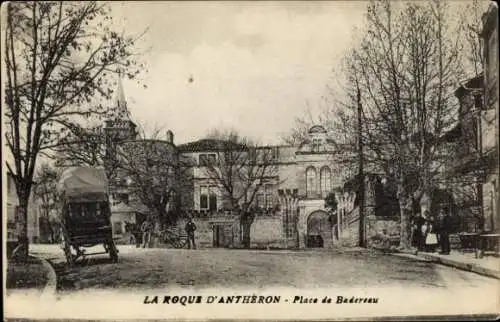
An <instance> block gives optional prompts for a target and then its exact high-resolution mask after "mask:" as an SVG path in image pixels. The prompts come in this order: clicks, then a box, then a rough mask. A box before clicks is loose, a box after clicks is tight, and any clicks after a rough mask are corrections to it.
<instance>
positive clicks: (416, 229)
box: [412, 213, 425, 251]
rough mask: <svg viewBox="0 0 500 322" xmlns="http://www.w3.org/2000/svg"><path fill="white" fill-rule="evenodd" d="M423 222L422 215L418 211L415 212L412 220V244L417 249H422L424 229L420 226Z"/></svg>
mask: <svg viewBox="0 0 500 322" xmlns="http://www.w3.org/2000/svg"><path fill="white" fill-rule="evenodd" d="M424 224H425V219H424V217H422V215H421V214H420V213H417V215H416V217H415V219H414V220H413V238H412V239H413V240H412V241H413V245H414V247H416V248H417V249H418V250H420V251H422V250H423V248H424V244H425V237H424V233H425V231H423V230H422V227H423V226H424Z"/></svg>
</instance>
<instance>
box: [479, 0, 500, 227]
mask: <svg viewBox="0 0 500 322" xmlns="http://www.w3.org/2000/svg"><path fill="white" fill-rule="evenodd" d="M481 37H482V40H483V43H484V109H483V111H482V113H481V123H482V133H481V153H482V155H483V157H484V158H486V159H489V160H491V162H488V165H489V167H488V169H487V171H486V173H485V182H484V184H483V191H482V194H483V196H482V199H483V209H484V216H485V223H484V225H485V230H488V231H498V230H499V223H500V219H499V215H498V212H499V209H500V204H499V184H500V182H499V178H498V172H499V158H498V156H499V104H498V7H497V6H496V5H494V4H492V5H490V7H489V9H488V11H487V12H486V13H485V14H484V16H483V30H482V33H481Z"/></svg>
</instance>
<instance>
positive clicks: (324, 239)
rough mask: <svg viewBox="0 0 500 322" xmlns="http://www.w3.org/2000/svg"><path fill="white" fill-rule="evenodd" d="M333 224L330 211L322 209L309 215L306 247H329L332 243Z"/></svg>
mask: <svg viewBox="0 0 500 322" xmlns="http://www.w3.org/2000/svg"><path fill="white" fill-rule="evenodd" d="M332 238H333V236H332V225H331V223H330V220H329V216H328V213H326V212H325V211H322V210H317V211H314V212H312V213H311V214H310V215H309V217H307V239H306V247H310V248H313V247H320V248H321V247H328V246H329V245H331V243H332Z"/></svg>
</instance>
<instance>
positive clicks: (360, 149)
mask: <svg viewBox="0 0 500 322" xmlns="http://www.w3.org/2000/svg"><path fill="white" fill-rule="evenodd" d="M356 89H357V105H358V106H357V110H358V156H359V168H358V180H359V187H358V189H359V191H358V193H359V198H358V200H359V246H360V247H365V246H366V245H365V174H364V160H363V159H364V158H363V137H362V134H363V125H362V113H363V107H362V106H361V92H360V90H359V84H358V82H357V80H356Z"/></svg>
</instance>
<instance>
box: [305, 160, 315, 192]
mask: <svg viewBox="0 0 500 322" xmlns="http://www.w3.org/2000/svg"><path fill="white" fill-rule="evenodd" d="M306 192H307V197H309V198H311V197H315V196H316V169H314V168H313V167H309V168H307V170H306Z"/></svg>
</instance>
